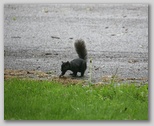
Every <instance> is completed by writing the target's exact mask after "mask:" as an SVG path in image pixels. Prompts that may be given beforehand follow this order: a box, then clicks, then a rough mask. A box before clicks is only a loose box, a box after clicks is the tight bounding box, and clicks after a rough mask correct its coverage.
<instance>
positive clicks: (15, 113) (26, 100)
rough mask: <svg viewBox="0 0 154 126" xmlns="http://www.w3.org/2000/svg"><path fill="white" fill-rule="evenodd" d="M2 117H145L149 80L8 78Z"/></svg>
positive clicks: (72, 118) (21, 118)
mask: <svg viewBox="0 0 154 126" xmlns="http://www.w3.org/2000/svg"><path fill="white" fill-rule="evenodd" d="M4 119H5V120H148V84H145V85H144V86H135V85H134V84H130V85H127V84H125V85H121V86H114V85H111V84H108V85H104V86H82V85H71V84H70V85H67V86H66V85H65V86H64V85H62V84H60V83H58V82H48V81H34V80H33V81H32V80H20V79H9V80H5V82H4Z"/></svg>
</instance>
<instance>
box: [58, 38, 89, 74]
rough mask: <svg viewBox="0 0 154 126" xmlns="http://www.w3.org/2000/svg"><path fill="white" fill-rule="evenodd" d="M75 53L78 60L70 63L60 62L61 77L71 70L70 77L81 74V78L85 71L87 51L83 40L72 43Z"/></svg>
mask: <svg viewBox="0 0 154 126" xmlns="http://www.w3.org/2000/svg"><path fill="white" fill-rule="evenodd" d="M74 45H75V49H76V52H77V54H78V56H79V58H77V59H74V60H72V61H70V62H69V61H67V62H62V65H61V71H62V73H61V75H60V77H61V76H63V75H64V74H65V73H66V71H67V70H71V71H72V72H73V73H72V75H73V76H74V77H75V76H76V75H77V72H81V77H82V76H84V73H85V70H86V69H87V62H86V60H87V50H86V46H85V43H84V41H83V40H81V39H80V40H76V42H75V43H74Z"/></svg>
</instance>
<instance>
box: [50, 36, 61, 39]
mask: <svg viewBox="0 0 154 126" xmlns="http://www.w3.org/2000/svg"><path fill="white" fill-rule="evenodd" d="M51 38H53V39H60V37H57V36H51Z"/></svg>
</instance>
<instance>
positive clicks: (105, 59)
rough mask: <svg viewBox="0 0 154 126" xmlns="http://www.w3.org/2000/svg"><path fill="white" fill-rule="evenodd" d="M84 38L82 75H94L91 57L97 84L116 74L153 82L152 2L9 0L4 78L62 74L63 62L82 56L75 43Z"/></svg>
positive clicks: (47, 76)
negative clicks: (41, 0) (22, 0)
mask: <svg viewBox="0 0 154 126" xmlns="http://www.w3.org/2000/svg"><path fill="white" fill-rule="evenodd" d="M80 38H82V39H83V40H84V41H85V42H86V46H87V50H88V69H87V70H86V73H85V77H84V78H82V79H80V80H88V79H89V76H90V64H89V60H90V59H92V82H94V83H99V82H102V81H105V80H110V79H111V78H112V77H113V76H114V75H115V74H116V76H117V77H118V78H120V79H119V80H120V81H127V80H129V81H130V80H131V81H137V82H144V83H145V82H148V5H147V4H6V5H5V6H4V67H5V72H4V74H5V78H7V77H9V76H20V77H28V78H34V79H47V80H48V79H50V78H52V77H57V78H58V76H59V75H60V72H61V71H60V66H61V62H62V61H70V60H72V59H74V58H77V54H76V52H75V49H74V45H73V44H74V42H75V40H76V39H80ZM8 71H10V72H8ZM13 71H14V72H15V73H17V75H16V74H14V75H12V74H10V73H12V72H13ZM32 71H33V72H32ZM36 71H39V72H40V74H42V75H43V76H42V77H41V75H39V72H38V73H37V72H36ZM47 73H51V74H47ZM69 73H70V72H69V71H68V72H67V74H66V78H71V77H70V76H69ZM18 74H19V75H18ZM77 79H79V78H77ZM69 81H70V80H69Z"/></svg>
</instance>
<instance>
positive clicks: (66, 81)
mask: <svg viewBox="0 0 154 126" xmlns="http://www.w3.org/2000/svg"><path fill="white" fill-rule="evenodd" d="M11 78H20V79H32V80H48V81H56V82H60V83H61V84H63V85H77V84H81V85H88V84H90V81H89V80H85V79H83V78H79V77H77V78H74V77H68V76H67V77H65V76H64V77H60V78H59V77H58V76H56V75H53V74H52V73H50V72H43V71H38V70H31V71H26V70H11V69H5V70H4V80H7V79H11ZM141 81H142V83H146V82H147V81H148V78H120V77H118V76H114V75H113V76H103V77H102V78H101V81H100V82H97V83H92V84H96V85H104V84H109V83H111V82H114V83H128V82H129V83H133V82H135V83H140V82H141Z"/></svg>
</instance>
